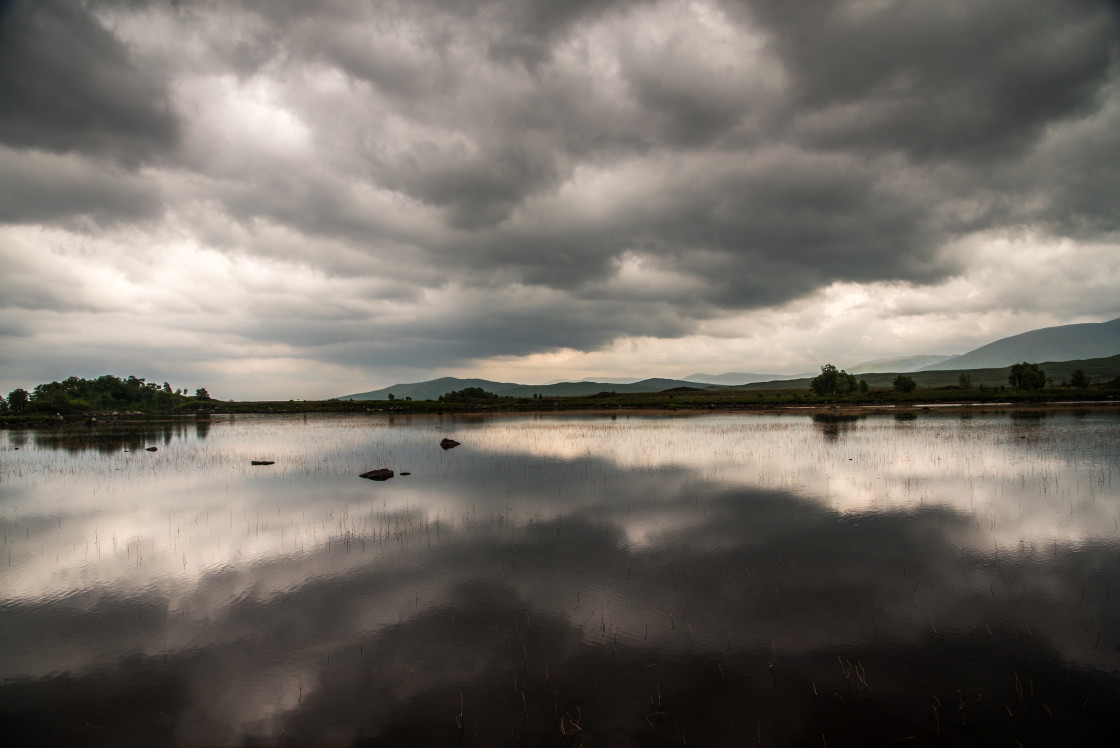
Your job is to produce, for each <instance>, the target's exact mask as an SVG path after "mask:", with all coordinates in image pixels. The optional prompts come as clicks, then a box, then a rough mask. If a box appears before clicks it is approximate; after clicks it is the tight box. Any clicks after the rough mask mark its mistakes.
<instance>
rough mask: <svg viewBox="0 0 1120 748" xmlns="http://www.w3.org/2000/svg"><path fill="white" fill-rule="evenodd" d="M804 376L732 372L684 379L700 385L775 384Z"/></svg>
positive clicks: (691, 375) (693, 375) (689, 376)
mask: <svg viewBox="0 0 1120 748" xmlns="http://www.w3.org/2000/svg"><path fill="white" fill-rule="evenodd" d="M804 376H805V375H804V374H749V373H745V372H737V371H730V372H727V373H726V374H689V375H688V376H687V377H685V378H684V381H686V382H694V383H699V384H722V385H736V384H751V383H752V382H773V381H777V380H781V379H798V378H800V377H804Z"/></svg>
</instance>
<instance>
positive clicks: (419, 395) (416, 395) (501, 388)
mask: <svg viewBox="0 0 1120 748" xmlns="http://www.w3.org/2000/svg"><path fill="white" fill-rule="evenodd" d="M521 386H523V385H520V384H515V383H512V382H491V381H490V380H489V379H459V378H458V377H441V378H439V379H431V380H429V381H427V382H413V383H412V384H394V385H393V386H392V387H384V388H382V389H380V390H372V391H370V392H359V393H357V394H355V395H343V396H342V397H340V398H338V399H339V400H388V399H389V395H390V394H392V395H393V397H395V398H397V399H399V400H403V399H404V398H406V397H411V398H412V399H413V400H438V399H439V396H440V395H446V394H447V393H448V392H454V391H455V390H462V389H466V388H467V387H481V388H482V389H484V390H486V391H487V392H493V393H494V394H496V395H504V394H505V393H506V390H509V389H512V388H514V387H521Z"/></svg>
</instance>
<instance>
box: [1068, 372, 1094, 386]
mask: <svg viewBox="0 0 1120 748" xmlns="http://www.w3.org/2000/svg"><path fill="white" fill-rule="evenodd" d="M1069 383H1070V384H1071V385H1073V386H1074V387H1076V388H1078V389H1079V390H1083V389H1085V388H1086V387H1088V386H1089V377H1087V376H1086V375H1085V372H1084V371H1082V370H1081V369H1074V370H1073V373H1072V374H1070V375H1069Z"/></svg>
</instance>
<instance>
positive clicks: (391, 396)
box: [389, 392, 397, 400]
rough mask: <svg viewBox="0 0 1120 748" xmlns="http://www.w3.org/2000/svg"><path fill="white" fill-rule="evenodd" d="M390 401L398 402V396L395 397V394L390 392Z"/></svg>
mask: <svg viewBox="0 0 1120 748" xmlns="http://www.w3.org/2000/svg"><path fill="white" fill-rule="evenodd" d="M389 399H390V400H396V399H397V396H396V395H394V394H393V393H392V392H390V393H389Z"/></svg>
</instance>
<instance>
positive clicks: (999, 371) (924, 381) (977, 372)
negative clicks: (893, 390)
mask: <svg viewBox="0 0 1120 748" xmlns="http://www.w3.org/2000/svg"><path fill="white" fill-rule="evenodd" d="M1021 360H1022V359H1020V361H1021ZM1015 363H1019V361H1016V362H1015ZM1032 363H1037V364H1038V365H1039V368H1041V369H1042V370H1043V371H1044V372H1046V376H1047V377H1048V378H1050V379H1052V380H1053V381H1054V383H1055V384H1061V383H1062V382H1064V381H1068V380H1069V379H1070V376H1071V375H1072V374H1073V371H1074V370H1075V369H1081V370H1082V371H1084V372H1085V373H1086V374H1087V375H1088V376H1089V378H1090V379H1091V380H1092V381H1094V382H1104V381H1108V380H1110V379H1113V378H1114V377H1117V376H1120V354H1118V355H1116V356H1106V357H1102V358H1092V359H1075V360H1073V361H1034V362H1032ZM963 371H967V372H968V374H969V376H970V377H971V379H972V386H973V387H978V386H979V385H981V384H982V385H984V386H985V387H1000V386H1006V385H1007V383H1008V382H1007V375H1008V374H1009V373H1010V371H1011V367H1010V366H996V367H983V368H977V369H948V370H944V371H942V370H925V371H914V372H909V373H907V374H906V376H908V377H910V378H911V379H913V380H914V381H915V382H917V384H918V386H919V387H952V386H956V384H957V382H958V378H959V377H960V374H961V372H963ZM900 373H902V372H882V373H873V374H865V375H863V376H861V377H860V379H865V380H867V384H868V386H870V387H872V388H876V387H890V386H891V384H892V382H893V381H894V378H895V377H896V376H898V374H900ZM810 381H811V377H809V378H804V379H787V380H780V381H774V382H755V383H753V384H746V385H743V386H741V387H728V388H727V389H730V390H748V391H756V390H801V389H809V382H810Z"/></svg>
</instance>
